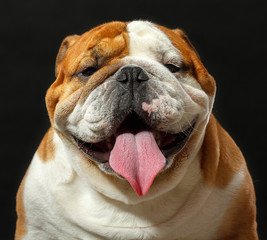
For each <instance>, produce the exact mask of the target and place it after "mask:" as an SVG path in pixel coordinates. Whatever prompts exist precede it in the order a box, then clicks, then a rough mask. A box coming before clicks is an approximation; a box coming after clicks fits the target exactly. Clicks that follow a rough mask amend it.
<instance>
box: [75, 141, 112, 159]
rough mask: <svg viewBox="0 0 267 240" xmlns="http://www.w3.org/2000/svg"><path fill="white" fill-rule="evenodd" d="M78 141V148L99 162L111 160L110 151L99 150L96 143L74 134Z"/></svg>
mask: <svg viewBox="0 0 267 240" xmlns="http://www.w3.org/2000/svg"><path fill="white" fill-rule="evenodd" d="M72 137H73V139H74V141H75V142H76V143H77V145H78V148H79V149H80V150H81V151H82V152H83V153H85V155H86V156H87V157H89V158H90V159H92V160H93V161H96V162H98V163H106V162H108V160H109V155H110V151H106V152H103V151H101V150H98V149H97V148H96V147H95V145H94V144H92V143H88V142H85V141H82V140H80V139H79V138H77V137H75V136H72Z"/></svg>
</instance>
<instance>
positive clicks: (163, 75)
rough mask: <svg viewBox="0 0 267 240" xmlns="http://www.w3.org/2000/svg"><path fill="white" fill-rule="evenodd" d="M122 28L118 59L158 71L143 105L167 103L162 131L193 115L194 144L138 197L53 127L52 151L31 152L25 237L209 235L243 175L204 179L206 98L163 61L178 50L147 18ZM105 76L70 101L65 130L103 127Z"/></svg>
mask: <svg viewBox="0 0 267 240" xmlns="http://www.w3.org/2000/svg"><path fill="white" fill-rule="evenodd" d="M127 30H128V32H129V36H130V54H129V56H127V57H125V58H124V59H123V61H124V62H125V64H135V65H139V66H141V67H144V68H145V69H146V70H147V71H148V72H149V74H151V76H150V77H152V76H153V75H156V76H157V77H158V78H157V81H158V82H159V86H164V87H163V88H162V95H160V96H159V98H157V99H153V100H152V102H150V103H143V109H144V110H145V109H147V111H150V110H151V111H153V109H156V110H157V112H160V111H161V109H164V110H168V111H163V112H161V115H163V117H165V119H166V122H167V124H166V125H164V124H163V126H162V129H163V130H166V131H169V132H172V131H173V132H179V131H180V130H181V129H182V128H183V127H185V126H186V125H187V124H188V123H189V122H190V121H191V120H192V119H193V117H194V116H196V115H198V116H199V122H200V123H199V124H198V126H197V131H200V132H201V133H202V134H199V139H198V141H196V145H195V148H194V151H193V152H192V153H191V154H190V156H189V158H188V159H187V161H185V163H184V164H183V165H181V167H180V168H179V169H177V171H176V172H175V174H173V176H172V178H171V179H165V178H163V177H162V176H161V175H159V176H158V177H157V178H156V179H155V182H154V184H153V185H152V187H151V188H150V190H149V192H148V193H147V194H146V195H145V196H143V197H138V196H137V194H136V193H135V192H134V191H133V189H132V188H131V187H130V186H129V183H128V182H126V181H125V180H122V179H118V178H116V177H111V176H107V175H106V174H105V173H104V172H102V171H100V170H99V169H98V168H97V167H94V166H92V165H90V163H89V160H87V159H86V160H85V158H84V156H83V154H82V153H81V152H80V151H79V150H78V149H77V147H75V146H74V145H73V144H71V143H70V142H69V140H66V139H65V140H62V139H61V138H59V137H58V136H57V134H54V139H53V141H54V145H55V147H56V148H55V157H54V159H51V160H49V161H47V162H42V161H41V159H40V157H39V156H38V154H35V156H34V158H33V161H32V164H31V166H30V169H29V173H28V176H27V177H26V182H25V192H24V203H25V211H26V218H27V223H28V226H27V228H28V229H27V230H28V232H27V235H26V236H25V237H24V238H23V239H24V240H32V239H35V240H43V239H57V240H66V239H84V240H85V239H86V240H87V239H90V240H91V239H112V240H128V239H129V240H130V239H132V240H137V239H146V240H152V239H164V240H174V239H179V240H186V239H191V240H192V239H205V240H209V239H213V237H214V235H215V232H216V230H217V227H218V224H219V223H220V222H221V218H222V216H223V213H224V212H225V210H226V209H227V207H228V206H229V204H230V202H231V199H232V198H233V195H234V194H235V192H236V190H237V189H238V187H239V186H240V183H241V182H242V181H243V178H244V175H243V172H240V173H239V174H237V175H235V176H234V178H233V179H232V182H231V183H230V184H229V185H228V187H226V188H224V189H217V188H211V189H210V188H208V187H207V186H206V185H205V184H204V182H203V180H202V175H201V173H200V166H199V162H200V159H199V151H200V148H201V144H202V141H203V138H204V132H205V127H206V124H207V122H208V118H209V117H208V116H209V114H210V112H211V107H212V104H213V98H212V97H208V96H207V95H206V94H205V92H204V91H203V90H202V89H201V87H200V85H199V84H198V83H197V81H196V80H195V79H194V78H193V77H192V76H188V75H181V74H180V73H177V74H172V73H170V72H169V71H168V69H167V68H165V67H164V64H166V63H174V64H177V65H179V64H180V63H181V61H182V56H181V54H180V52H179V50H178V49H176V48H175V47H174V46H173V45H172V44H171V42H170V40H169V39H168V38H167V36H166V35H165V34H164V33H163V32H161V31H160V30H159V29H157V28H156V27H155V26H154V25H153V24H151V23H149V22H143V21H135V22H132V23H130V24H129V25H128V27H127ZM141 43H142V44H141ZM158 79H160V81H159V80H158ZM112 80H113V79H112V77H111V79H109V81H107V82H106V83H104V84H102V85H100V86H98V87H97V88H96V89H95V90H94V91H93V92H92V93H91V94H90V95H89V96H88V98H87V99H86V101H85V103H84V104H83V105H82V104H78V105H77V106H76V107H75V109H74V110H73V112H72V113H71V114H70V115H69V117H68V119H67V126H66V129H67V130H68V131H70V132H71V133H74V134H75V135H76V136H78V137H81V138H82V139H84V140H87V141H92V142H97V141H100V140H102V138H103V136H104V137H105V136H108V135H109V131H110V129H109V128H111V126H109V123H110V122H111V118H112V116H110V111H111V109H110V108H108V107H107V106H109V105H108V104H106V102H105V101H108V100H105V99H104V98H103V97H102V96H103V95H104V93H106V91H108V85H109V84H111V83H112ZM154 80H155V79H154ZM152 81H153V78H152ZM155 81H156V80H155ZM160 84H162V85H160ZM160 105H161V107H159V106H160ZM110 106H111V105H110ZM165 112H168V114H169V115H168V114H167V113H165ZM163 122H164V121H163Z"/></svg>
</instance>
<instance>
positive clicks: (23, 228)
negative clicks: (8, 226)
mask: <svg viewBox="0 0 267 240" xmlns="http://www.w3.org/2000/svg"><path fill="white" fill-rule="evenodd" d="M27 173H28V171H27V172H26V174H25V176H24V177H23V180H22V182H21V184H20V186H19V190H18V192H17V197H16V203H17V204H16V212H17V216H18V218H17V223H16V233H15V240H20V239H22V238H23V236H24V235H25V234H26V233H27V222H26V221H27V220H26V216H25V208H24V203H23V193H24V185H25V179H26V177H27Z"/></svg>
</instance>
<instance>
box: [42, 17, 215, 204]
mask: <svg viewBox="0 0 267 240" xmlns="http://www.w3.org/2000/svg"><path fill="white" fill-rule="evenodd" d="M56 76H57V79H56V81H55V82H54V83H53V84H52V86H51V87H50V88H49V90H48V92H47V96H46V103H47V109H48V113H49V117H50V120H51V124H52V126H53V127H54V128H55V129H56V130H57V132H58V133H59V135H60V137H61V139H62V141H64V142H65V145H66V146H67V147H68V148H69V149H71V150H72V153H73V156H71V162H72V164H73V167H74V169H75V170H76V171H77V173H78V175H79V176H81V177H82V179H86V181H88V182H89V183H90V185H91V186H92V187H94V188H95V189H97V190H98V191H100V192H102V193H104V194H105V195H107V196H109V197H112V198H116V199H121V200H123V199H126V198H127V199H132V200H133V201H139V200H140V198H138V196H137V194H138V195H139V196H144V195H146V196H144V197H143V199H144V198H151V197H154V196H155V195H159V194H162V193H164V192H166V191H168V190H169V189H171V188H173V187H174V186H175V185H176V184H177V183H178V182H179V179H180V178H181V176H182V173H183V172H184V171H185V169H186V167H187V166H188V164H189V163H190V161H191V160H192V159H193V158H194V155H195V154H196V152H197V151H198V149H199V147H200V144H201V142H202V140H203V136H204V131H205V127H206V124H207V122H208V119H209V114H210V112H211V108H212V104H213V98H214V94H215V82H214V79H213V78H212V77H211V76H210V75H209V74H208V72H207V70H206V69H205V68H204V66H203V65H202V63H201V61H200V59H199V57H198V55H197V53H196V51H195V49H194V48H193V46H192V45H191V43H190V42H189V40H188V39H187V37H186V36H185V34H184V33H183V32H182V31H181V30H170V29H167V28H164V27H161V26H157V25H155V24H152V23H150V22H144V21H134V22H129V23H122V22H111V23H107V24H104V25H101V26H99V27H97V28H94V29H92V30H91V31H89V32H86V33H84V34H83V35H81V36H77V35H75V36H69V37H67V38H66V39H65V40H64V41H63V43H62V45H61V47H60V50H59V53H58V56H57V61H56ZM152 182H153V185H152ZM129 183H130V185H131V186H132V188H131V187H130V185H129ZM133 189H134V191H135V192H136V193H137V194H135V192H134V191H133ZM148 190H149V192H148Z"/></svg>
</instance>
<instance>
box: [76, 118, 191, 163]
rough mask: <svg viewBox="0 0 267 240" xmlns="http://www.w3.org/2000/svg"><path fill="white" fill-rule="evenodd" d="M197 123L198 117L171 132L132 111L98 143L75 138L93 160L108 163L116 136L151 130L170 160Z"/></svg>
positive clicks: (180, 148) (165, 155) (159, 146)
mask: <svg viewBox="0 0 267 240" xmlns="http://www.w3.org/2000/svg"><path fill="white" fill-rule="evenodd" d="M195 125H196V118H195V119H194V120H193V121H192V122H191V123H190V124H189V127H187V128H186V129H185V130H184V131H182V132H179V133H176V134H170V133H166V132H162V131H158V130H155V129H152V128H151V127H150V126H149V125H148V124H147V123H146V122H145V121H144V120H143V119H142V118H141V117H139V116H138V115H137V114H136V113H130V114H129V115H128V116H127V117H126V118H125V120H124V121H123V122H122V124H121V125H120V126H119V127H118V128H117V130H116V131H115V132H114V134H113V135H112V136H110V137H108V138H107V139H105V140H103V141H101V142H98V143H89V142H85V141H83V140H81V139H79V138H77V137H75V136H73V139H74V140H75V142H76V143H77V145H78V148H79V149H80V150H81V151H82V152H83V153H84V154H85V155H87V156H88V157H89V158H90V159H92V160H93V161H96V162H97V163H102V164H106V165H108V162H109V158H110V153H111V151H112V150H113V148H114V145H115V142H116V138H117V136H118V135H120V134H123V133H127V132H128V133H131V134H134V135H136V134H138V133H139V132H142V131H149V132H151V133H152V134H153V137H154V139H155V142H156V143H157V146H158V148H159V149H160V151H161V152H162V154H163V156H164V157H165V158H166V161H168V158H169V157H170V156H171V155H173V154H176V153H178V152H179V151H181V150H182V148H183V147H184V146H185V144H186V142H187V140H188V139H189V137H190V136H191V134H192V132H193V130H194V128H195Z"/></svg>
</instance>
